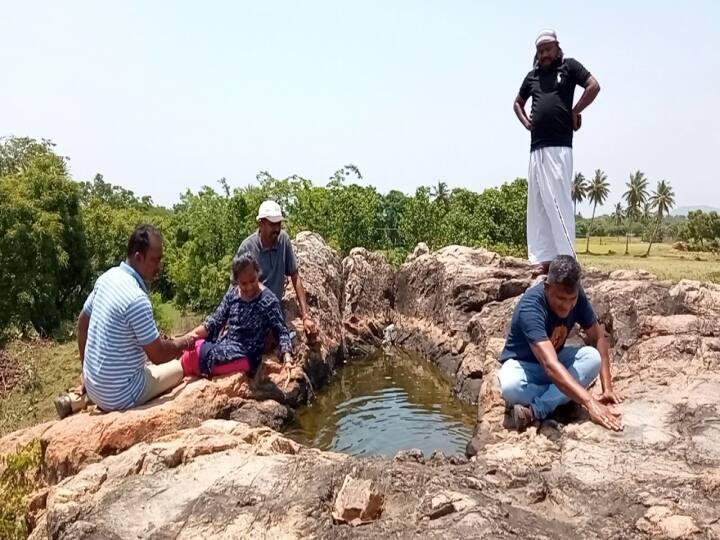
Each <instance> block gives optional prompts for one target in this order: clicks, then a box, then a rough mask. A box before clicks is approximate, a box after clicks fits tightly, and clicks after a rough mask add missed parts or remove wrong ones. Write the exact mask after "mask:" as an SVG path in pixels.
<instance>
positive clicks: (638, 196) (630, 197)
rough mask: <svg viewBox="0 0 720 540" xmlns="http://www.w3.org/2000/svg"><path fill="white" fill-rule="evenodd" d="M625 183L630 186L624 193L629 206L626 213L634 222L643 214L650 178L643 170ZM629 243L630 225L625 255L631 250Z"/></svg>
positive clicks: (626, 238) (631, 221) (632, 175)
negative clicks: (646, 176)
mask: <svg viewBox="0 0 720 540" xmlns="http://www.w3.org/2000/svg"><path fill="white" fill-rule="evenodd" d="M625 185H626V186H627V188H628V189H627V191H626V192H625V193H624V194H623V198H624V199H625V206H626V207H627V210H626V211H625V215H626V216H627V219H628V221H629V223H630V224H632V223H634V222H636V221H637V220H638V219H640V217H641V216H642V212H643V209H644V206H645V202H646V201H647V197H648V191H647V190H648V180H647V178H645V175H644V174H643V173H642V172H640V171H636V172H635V173H634V174H631V175H630V181H629V182H628V183H627V184H625ZM629 244H630V227H628V232H627V234H626V235H625V255H627V254H628V253H629V252H630V251H629V247H630V246H629Z"/></svg>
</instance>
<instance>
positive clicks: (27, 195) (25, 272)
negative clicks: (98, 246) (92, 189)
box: [0, 139, 90, 335]
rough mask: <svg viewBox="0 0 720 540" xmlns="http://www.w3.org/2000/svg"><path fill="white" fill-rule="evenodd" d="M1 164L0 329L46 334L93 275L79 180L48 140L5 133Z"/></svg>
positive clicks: (70, 311)
mask: <svg viewBox="0 0 720 540" xmlns="http://www.w3.org/2000/svg"><path fill="white" fill-rule="evenodd" d="M8 156H9V157H8ZM0 164H1V165H2V166H1V167H0V330H2V329H4V328H8V327H10V326H14V327H16V328H18V329H19V330H20V331H21V332H23V333H25V332H26V331H27V330H28V329H29V328H30V327H32V328H34V329H35V331H37V332H38V333H39V334H40V335H49V334H52V333H53V332H54V331H55V330H56V329H57V328H58V327H59V326H60V324H61V323H62V321H63V320H66V319H68V318H72V317H74V316H75V315H76V314H77V312H78V310H79V309H80V306H81V305H82V301H83V298H84V296H85V294H86V293H87V289H88V286H89V283H90V264H89V260H88V251H87V241H86V237H85V229H84V226H83V222H82V219H81V211H80V197H79V189H78V185H77V184H76V183H75V182H73V181H72V180H70V178H69V176H68V174H67V167H66V164H65V160H64V158H62V157H60V156H58V155H56V154H54V153H53V151H52V145H51V144H50V143H47V142H44V143H38V142H37V141H33V140H32V139H9V140H7V141H3V142H2V143H0Z"/></svg>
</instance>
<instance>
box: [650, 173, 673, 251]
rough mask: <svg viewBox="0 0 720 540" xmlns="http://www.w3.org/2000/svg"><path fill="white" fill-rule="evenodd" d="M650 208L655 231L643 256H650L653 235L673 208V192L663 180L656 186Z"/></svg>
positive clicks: (653, 234)
mask: <svg viewBox="0 0 720 540" xmlns="http://www.w3.org/2000/svg"><path fill="white" fill-rule="evenodd" d="M650 206H651V207H652V208H653V209H654V210H655V230H654V231H653V233H652V236H651V237H650V244H649V245H648V248H647V252H646V253H645V256H646V257H647V256H648V255H650V249H652V245H653V241H654V240H655V235H656V234H657V231H658V227H660V223H661V222H662V219H663V217H664V216H666V215H668V213H670V210H671V209H672V207H673V206H675V193H674V192H673V190H672V188H671V187H670V184H669V183H668V182H666V181H665V180H660V182H658V185H657V189H656V190H655V191H654V192H653V194H652V195H651V197H650Z"/></svg>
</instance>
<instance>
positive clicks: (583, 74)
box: [520, 58, 590, 151]
mask: <svg viewBox="0 0 720 540" xmlns="http://www.w3.org/2000/svg"><path fill="white" fill-rule="evenodd" d="M589 78H590V72H589V71H588V70H587V69H585V67H584V66H583V65H582V64H581V63H580V62H578V61H577V60H575V59H574V58H562V59H558V60H555V62H553V63H552V64H551V65H550V66H549V67H547V68H536V69H533V70H532V71H531V72H530V73H528V74H527V76H526V77H525V80H524V81H523V83H522V86H520V97H521V98H523V99H525V100H527V99H528V98H530V97H532V110H531V113H530V114H531V120H532V123H533V129H532V132H531V139H530V151H533V150H536V149H538V148H543V147H545V146H570V147H572V139H573V127H572V107H573V97H574V95H575V85H580V86H583V87H584V86H585V84H586V83H587V81H588V79H589Z"/></svg>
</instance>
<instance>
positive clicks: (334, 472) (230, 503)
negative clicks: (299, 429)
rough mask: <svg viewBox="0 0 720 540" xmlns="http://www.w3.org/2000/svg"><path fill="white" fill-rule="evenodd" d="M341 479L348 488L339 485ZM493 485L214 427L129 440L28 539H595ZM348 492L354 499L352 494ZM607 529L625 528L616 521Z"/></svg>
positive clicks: (83, 475) (472, 467)
mask: <svg viewBox="0 0 720 540" xmlns="http://www.w3.org/2000/svg"><path fill="white" fill-rule="evenodd" d="M348 476H352V478H354V479H357V480H356V481H354V482H351V483H350V484H348V481H347V478H348ZM491 479H492V476H488V471H487V470H486V469H484V468H483V467H481V466H479V465H478V464H473V463H466V464H464V465H457V466H455V465H438V466H434V467H432V468H428V467H427V466H425V465H420V464H417V463H402V462H392V461H387V460H367V459H357V458H352V457H349V456H345V455H341V454H336V453H331V452H320V451H317V450H311V449H305V448H301V447H298V446H297V445H296V443H294V442H292V441H290V440H288V439H285V438H284V437H282V436H281V435H279V434H277V433H275V432H273V431H272V430H269V429H267V428H250V427H249V426H247V425H245V424H240V423H237V422H232V421H224V420H213V421H208V422H205V423H203V424H201V425H200V426H198V427H197V428H191V429H186V430H181V431H179V432H175V433H173V434H171V435H168V436H166V437H163V438H160V439H158V440H156V441H155V442H152V443H140V444H137V445H135V446H133V447H132V448H130V449H129V450H126V451H125V452H123V453H121V454H119V455H116V456H110V457H107V458H105V459H104V460H103V461H101V462H99V463H94V464H92V465H89V466H88V467H86V468H85V469H83V470H82V471H80V472H79V473H78V474H76V475H75V476H73V477H71V478H68V479H66V480H64V481H62V482H61V483H59V484H57V485H56V486H53V487H52V488H51V489H50V492H49V494H48V497H47V509H46V513H45V514H44V515H43V516H41V518H40V520H39V522H38V527H37V528H36V529H35V530H34V531H33V535H32V537H33V538H35V539H41V538H53V539H58V540H62V539H73V540H83V539H86V540H89V539H95V538H116V539H124V538H133V539H134V538H178V539H184V538H188V539H189V538H219V539H222V538H228V539H230V538H287V539H291V538H298V539H299V538H394V537H401V538H410V537H413V538H430V539H448V538H449V539H455V538H457V539H459V538H483V537H488V538H517V537H522V538H560V539H570V538H578V537H582V538H597V537H598V535H597V533H595V532H593V531H594V529H593V527H597V526H598V523H600V521H601V520H600V519H594V520H590V521H589V522H588V523H585V522H582V521H578V522H576V523H574V522H572V521H571V520H569V519H566V520H565V521H564V522H563V523H561V524H559V523H558V522H556V521H554V520H553V519H551V518H548V517H546V516H545V515H544V513H545V509H544V508H532V507H530V506H527V507H524V506H523V507H519V508H513V507H512V506H508V505H507V504H506V503H505V502H504V501H506V500H507V496H506V495H505V494H504V493H503V492H504V491H507V487H506V486H504V485H503V483H504V482H505V479H503V480H502V481H498V482H497V483H494V481H492V482H491ZM471 480H472V481H471ZM353 484H355V485H356V486H359V488H360V489H358V490H356V497H350V496H349V495H350V491H351V490H350V489H349V488H350V487H352V485H353ZM468 485H472V486H474V487H467V486H468ZM343 486H344V488H343ZM368 486H373V487H372V488H370V489H369V490H367V489H366V488H367V487H368ZM479 486H480V487H481V488H482V489H478V487H479ZM378 492H381V493H382V494H384V498H383V500H382V501H380V500H379V499H378V498H377V493H378ZM333 501H335V503H336V504H335V505H334V504H333ZM355 501H357V502H355ZM338 502H339V503H340V504H341V506H342V509H346V508H356V510H357V509H360V508H362V510H366V511H368V512H369V513H368V515H372V516H374V517H376V518H378V509H379V503H380V502H382V515H380V516H379V518H378V519H375V520H372V521H370V522H369V523H367V524H366V525H364V526H363V527H360V528H351V527H348V526H347V525H345V524H343V523H340V522H336V520H334V519H333V506H336V505H337V503H338ZM441 508H442V510H440V509H441ZM342 509H341V510H342ZM433 509H434V510H435V513H434V514H433V518H434V519H431V520H430V519H428V518H427V514H428V513H431V512H433ZM336 510H337V508H336ZM362 510H360V512H359V513H358V512H351V513H350V514H347V515H346V514H343V515H346V517H349V518H350V517H351V515H352V516H355V515H358V516H361V515H362ZM447 510H449V511H447ZM351 519H353V518H351ZM357 519H362V518H359V517H358V518H357ZM606 529H607V530H609V531H610V532H614V533H615V534H616V535H619V534H620V533H621V531H622V529H621V528H620V526H619V524H618V523H617V522H614V523H611V524H609V525H606Z"/></svg>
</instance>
